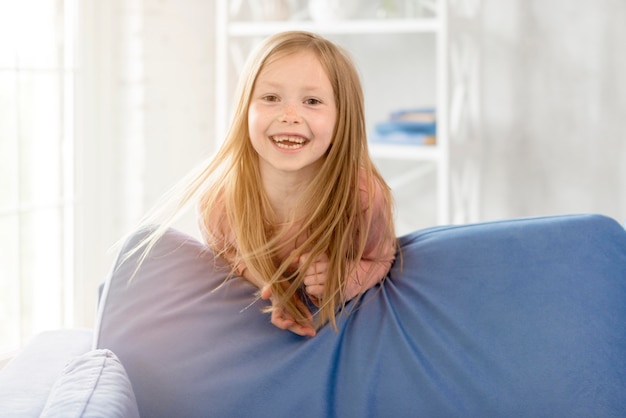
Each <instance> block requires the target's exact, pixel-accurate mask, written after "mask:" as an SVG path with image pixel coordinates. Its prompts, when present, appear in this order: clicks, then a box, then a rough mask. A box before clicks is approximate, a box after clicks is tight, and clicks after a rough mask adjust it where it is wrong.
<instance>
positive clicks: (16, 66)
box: [0, 0, 77, 358]
mask: <svg viewBox="0 0 626 418" xmlns="http://www.w3.org/2000/svg"><path fill="white" fill-rule="evenodd" d="M76 8H77V0H20V1H10V0H0V115H2V116H1V117H0V191H1V192H0V358H1V357H4V356H6V355H7V354H9V353H11V352H12V351H14V350H16V349H17V348H18V347H20V346H21V345H22V344H23V343H24V341H25V340H27V339H28V338H30V337H31V336H32V335H33V334H35V333H37V332H40V331H42V330H44V329H51V328H59V327H67V326H72V325H73V324H72V321H73V317H74V315H73V312H72V309H73V306H74V304H73V301H72V300H71V299H72V298H73V295H74V291H73V285H74V273H73V270H74V269H73V251H74V211H75V199H74V170H73V167H74V130H73V127H74V83H75V78H76V72H77V71H76V68H75V65H74V43H75V30H76V12H77V10H76Z"/></svg>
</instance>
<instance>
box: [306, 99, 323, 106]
mask: <svg viewBox="0 0 626 418" xmlns="http://www.w3.org/2000/svg"><path fill="white" fill-rule="evenodd" d="M304 103H305V104H308V105H316V104H320V103H322V102H320V101H319V100H317V99H306V100H305V101H304Z"/></svg>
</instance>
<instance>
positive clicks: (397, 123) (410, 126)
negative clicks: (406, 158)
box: [370, 108, 437, 145]
mask: <svg viewBox="0 0 626 418" xmlns="http://www.w3.org/2000/svg"><path fill="white" fill-rule="evenodd" d="M370 141H371V142H375V143H379V144H401V145H436V144H437V121H436V115H435V109H433V108H423V109H405V110H398V111H395V112H392V113H391V115H390V116H389V120H387V121H384V122H380V123H377V124H376V126H375V131H374V132H373V134H371V135H370Z"/></svg>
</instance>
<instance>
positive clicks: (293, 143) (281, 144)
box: [270, 135, 308, 150]
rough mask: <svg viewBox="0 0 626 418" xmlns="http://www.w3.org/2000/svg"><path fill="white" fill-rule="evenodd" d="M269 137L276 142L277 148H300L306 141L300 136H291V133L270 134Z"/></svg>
mask: <svg viewBox="0 0 626 418" xmlns="http://www.w3.org/2000/svg"><path fill="white" fill-rule="evenodd" d="M270 139H271V140H272V141H274V144H276V146H277V147H278V148H283V149H289V150H294V149H298V148H302V147H304V145H305V144H306V143H307V142H308V140H307V139H306V138H303V137H301V136H292V135H276V136H270Z"/></svg>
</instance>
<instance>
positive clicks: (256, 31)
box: [215, 0, 451, 224]
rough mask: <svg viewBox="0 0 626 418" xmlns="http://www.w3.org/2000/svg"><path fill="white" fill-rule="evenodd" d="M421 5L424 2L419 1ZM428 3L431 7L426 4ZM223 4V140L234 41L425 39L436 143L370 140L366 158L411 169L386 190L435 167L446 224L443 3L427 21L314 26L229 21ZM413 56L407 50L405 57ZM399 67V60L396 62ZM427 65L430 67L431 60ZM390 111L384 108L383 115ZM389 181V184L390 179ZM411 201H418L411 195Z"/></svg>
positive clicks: (238, 55)
mask: <svg viewBox="0 0 626 418" xmlns="http://www.w3.org/2000/svg"><path fill="white" fill-rule="evenodd" d="M424 1H427V0H424ZM429 3H433V2H432V1H430V2H429ZM229 4H230V2H229V1H228V0H218V2H217V8H216V13H217V25H216V29H217V35H216V42H217V45H216V54H217V63H218V68H217V71H216V86H215V88H216V98H217V106H216V109H217V112H218V113H217V115H216V138H223V137H224V134H225V132H226V130H227V124H228V121H229V119H230V115H229V113H228V112H229V111H230V109H231V106H230V105H226V104H230V103H231V100H232V95H233V91H232V90H233V85H234V81H235V80H234V79H236V77H237V75H236V74H235V73H236V71H234V70H233V66H234V67H236V66H237V65H236V64H235V65H234V64H233V62H236V61H241V60H242V59H243V58H245V54H246V53H247V52H245V53H244V52H242V48H241V47H240V46H239V45H238V43H239V42H245V41H246V40H254V39H257V38H258V39H262V38H264V37H266V36H268V35H271V34H273V33H277V32H281V31H287V30H306V31H311V32H316V33H320V34H322V35H325V36H352V37H353V38H354V37H356V39H358V37H359V35H403V36H410V37H423V36H429V37H430V38H429V39H431V38H432V39H433V40H434V42H435V45H434V51H435V59H434V68H430V69H429V70H430V71H432V72H433V73H434V76H433V79H434V80H435V86H434V91H435V94H434V95H435V97H432V99H431V100H432V102H431V103H432V104H433V105H434V106H435V107H436V117H437V142H436V145H423V146H420V145H395V144H393V145H392V144H385V143H381V142H370V145H369V148H370V154H371V155H372V157H373V158H374V159H375V160H396V161H409V162H411V164H412V163H413V162H414V163H415V164H414V165H413V164H412V165H411V167H413V169H410V170H405V171H404V172H403V173H402V174H401V175H400V176H399V177H400V178H398V179H388V180H389V183H390V184H391V185H392V188H394V192H395V188H396V187H402V188H406V187H411V186H412V185H413V184H414V183H415V182H417V181H418V180H417V178H418V177H423V176H424V175H425V173H427V172H431V173H432V167H433V166H434V167H435V178H436V185H434V187H435V189H436V223H438V224H446V223H449V222H450V219H451V213H450V211H451V202H450V166H449V165H450V163H449V160H450V158H449V149H450V147H449V138H448V126H449V123H448V62H447V56H448V54H447V51H448V39H447V35H448V27H447V16H448V12H447V1H446V0H437V1H436V13H434V16H433V17H428V18H394V19H383V18H381V19H358V20H357V19H354V20H342V21H332V22H318V21H311V20H297V21H296V20H284V21H268V22H265V21H254V20H250V21H239V20H233V19H232V17H231V15H230V14H231V13H230V11H229ZM348 49H349V48H348ZM412 52H413V53H417V52H416V51H411V50H407V51H406V53H407V54H411V53H412ZM397 65H402V62H400V63H397ZM429 65H431V66H433V63H432V62H431V63H430V64H429ZM362 81H363V86H364V89H365V90H366V93H367V90H368V80H367V79H363V80H362ZM392 110H395V109H394V104H393V103H390V104H389V109H388V111H389V112H391V111H392ZM394 180H395V181H394ZM416 198H419V196H417V193H416Z"/></svg>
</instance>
